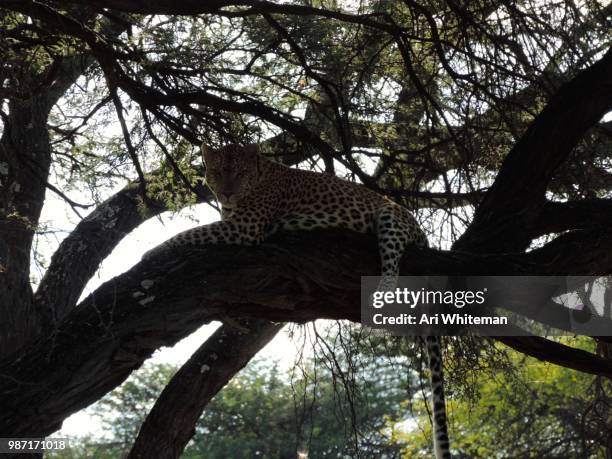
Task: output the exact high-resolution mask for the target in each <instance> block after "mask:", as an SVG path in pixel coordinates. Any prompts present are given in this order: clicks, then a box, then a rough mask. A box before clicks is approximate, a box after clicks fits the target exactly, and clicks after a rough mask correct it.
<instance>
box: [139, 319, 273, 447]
mask: <svg viewBox="0 0 612 459" xmlns="http://www.w3.org/2000/svg"><path fill="white" fill-rule="evenodd" d="M282 327H283V325H282V324H274V323H271V322H267V321H263V320H239V321H236V322H235V323H228V324H225V325H223V326H221V327H220V328H219V329H218V330H217V331H216V332H215V333H214V334H213V335H212V336H211V337H210V338H208V340H206V342H205V343H204V344H203V345H202V346H200V348H199V349H198V350H197V351H196V352H195V353H194V354H193V355H192V356H191V358H190V359H189V360H188V361H187V363H185V365H183V367H182V368H181V369H180V370H179V371H178V372H177V373H176V374H175V375H174V376H173V378H172V380H171V381H170V383H168V385H167V386H166V387H165V389H164V390H163V392H162V393H161V395H160V396H159V398H158V399H157V401H156V402H155V406H154V407H153V409H152V410H151V412H150V413H149V415H148V416H147V418H146V420H145V422H144V423H143V425H142V427H141V428H140V432H139V433H138V438H137V439H136V442H135V443H134V446H133V447H132V450H131V451H130V453H129V455H128V458H130V459H137V458H143V459H149V458H151V457H155V458H159V459H164V458H168V459H170V458H172V459H174V458H177V457H179V456H180V455H181V453H182V452H183V450H184V449H185V446H186V445H187V443H188V442H189V440H190V439H191V437H192V435H193V432H194V430H195V425H196V423H197V421H198V419H199V418H200V416H201V415H202V411H203V410H204V407H205V406H206V405H207V404H208V402H210V400H211V399H212V398H213V397H214V396H215V394H216V393H217V392H218V391H219V390H220V389H221V388H222V387H223V386H224V385H225V384H226V383H227V382H228V381H229V380H230V379H231V378H232V377H233V376H234V375H235V374H236V373H237V372H238V371H239V370H240V369H241V368H242V367H244V365H246V364H247V362H248V361H249V360H250V359H251V358H253V356H254V355H255V354H257V352H259V350H260V349H261V348H263V347H264V346H265V345H266V344H267V343H269V342H270V340H271V339H272V338H273V337H274V336H275V335H276V334H277V333H278V331H279V330H280V329H281V328H282Z"/></svg>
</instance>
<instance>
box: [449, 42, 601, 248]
mask: <svg viewBox="0 0 612 459" xmlns="http://www.w3.org/2000/svg"><path fill="white" fill-rule="evenodd" d="M611 108H612V48H610V49H609V50H608V52H607V53H606V54H605V56H604V57H602V58H601V60H599V61H598V62H596V63H595V64H593V65H592V66H590V67H589V68H587V69H586V70H584V71H582V72H580V73H579V74H578V75H577V76H576V77H575V78H574V79H572V80H571V81H569V82H568V83H566V84H564V85H563V86H562V87H561V88H560V89H559V91H558V93H557V94H556V95H555V96H553V97H552V98H551V100H550V102H549V103H548V104H547V105H546V107H545V108H544V110H542V112H541V113H540V114H539V115H538V116H537V117H536V119H535V120H534V121H533V123H532V124H531V125H530V127H529V129H528V130H527V132H525V134H524V135H523V136H522V137H521V139H520V140H519V141H518V142H517V144H516V145H515V146H514V148H513V149H512V151H511V152H510V154H508V156H507V157H506V159H505V160H504V162H503V164H502V167H501V169H500V171H499V173H498V175H497V177H496V179H495V182H494V183H493V185H492V186H491V188H489V191H488V192H487V194H486V196H485V198H484V200H483V201H482V203H481V204H480V206H479V207H478V208H477V210H476V213H475V215H474V220H473V222H472V224H471V225H470V227H469V228H468V229H467V231H466V232H465V233H464V234H463V236H462V237H461V238H460V239H459V240H458V241H457V242H456V244H455V247H456V248H458V249H460V248H466V247H469V246H475V245H477V246H478V247H482V249H483V250H484V251H491V252H495V251H498V252H503V251H508V250H510V251H516V250H523V249H525V248H526V247H527V246H528V245H529V243H530V242H531V235H530V232H531V231H530V230H531V228H532V227H533V224H534V221H535V220H536V219H537V218H538V216H539V214H540V211H541V209H542V206H543V205H544V203H545V201H544V198H545V197H544V194H545V191H546V187H547V185H548V183H549V181H550V179H551V177H552V174H553V172H554V171H555V169H556V168H557V167H558V166H559V165H560V164H561V163H562V162H563V161H564V160H565V159H566V158H567V157H568V155H569V154H570V153H571V151H572V149H573V148H574V146H575V145H576V143H577V142H578V140H579V139H580V138H581V137H582V136H583V135H584V133H585V132H586V131H587V129H588V128H590V127H591V126H593V125H594V124H596V123H597V122H598V121H599V120H600V119H601V118H602V117H603V116H604V115H605V114H606V113H607V112H608V111H610V109H611Z"/></svg>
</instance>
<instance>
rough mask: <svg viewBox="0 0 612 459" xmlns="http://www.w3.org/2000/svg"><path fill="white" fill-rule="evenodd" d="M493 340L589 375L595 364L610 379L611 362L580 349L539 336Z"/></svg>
mask: <svg viewBox="0 0 612 459" xmlns="http://www.w3.org/2000/svg"><path fill="white" fill-rule="evenodd" d="M495 339H496V340H497V341H500V342H502V343H504V344H505V345H506V346H509V347H511V348H512V349H514V350H516V351H518V352H521V353H523V354H527V355H529V356H531V357H535V358H536V359H540V360H542V361H545V362H550V363H554V364H556V365H560V366H562V367H567V368H572V369H574V370H577V371H583V372H585V373H591V371H590V369H591V368H592V367H593V364H595V365H596V366H598V367H600V368H601V369H602V373H599V374H600V375H601V376H606V377H607V378H610V379H612V362H610V361H609V360H605V359H602V358H601V357H598V356H596V355H595V354H591V353H590V352H586V351H583V350H582V349H575V348H573V347H570V346H566V345H564V344H561V343H556V342H554V341H550V340H548V339H545V338H541V337H539V336H498V337H496V338H495ZM606 362H607V364H606Z"/></svg>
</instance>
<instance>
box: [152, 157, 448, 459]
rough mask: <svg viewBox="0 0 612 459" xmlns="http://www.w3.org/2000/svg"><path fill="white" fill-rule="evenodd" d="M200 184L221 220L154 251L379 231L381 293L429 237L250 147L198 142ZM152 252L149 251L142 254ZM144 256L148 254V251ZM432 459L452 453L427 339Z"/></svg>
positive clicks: (434, 342)
mask: <svg viewBox="0 0 612 459" xmlns="http://www.w3.org/2000/svg"><path fill="white" fill-rule="evenodd" d="M202 153H203V157H204V161H205V163H206V182H207V184H208V186H209V187H210V189H211V190H212V191H213V193H214V194H215V196H216V197H217V199H218V201H219V202H220V203H221V206H222V211H221V219H222V220H221V221H219V222H215V223H212V224H210V225H205V226H200V227H198V228H193V229H190V230H187V231H184V232H182V233H180V234H178V235H177V236H175V237H174V238H172V239H170V240H169V241H167V242H165V243H164V244H163V245H162V246H160V247H159V248H158V249H155V250H154V252H157V251H158V250H165V249H169V248H173V247H177V246H183V245H201V244H241V245H250V244H257V243H260V242H261V241H263V240H264V239H265V238H266V237H267V236H268V235H270V234H272V233H274V232H275V231H278V230H281V229H282V230H311V229H315V228H330V227H335V228H345V229H348V230H352V231H357V232H360V233H366V232H374V233H376V234H377V236H378V245H379V252H380V259H381V265H382V266H381V282H380V284H379V286H378V289H379V290H391V289H393V288H394V287H395V285H396V282H397V276H398V272H399V262H400V259H401V256H402V254H403V252H404V249H405V248H406V247H407V246H408V245H410V244H414V245H417V246H427V238H426V237H425V234H424V233H423V231H422V230H421V228H420V227H419V225H418V223H417V221H416V220H415V218H414V217H413V216H412V214H411V213H410V212H409V211H408V210H407V209H405V208H404V207H402V206H400V205H398V204H397V203H395V202H393V201H391V200H390V199H388V198H387V197H385V196H382V195H380V194H378V193H375V192H374V191H372V190H369V189H368V188H365V187H364V186H362V185H359V184H356V183H351V182H347V181H345V180H341V179H339V178H337V177H334V176H332V175H326V174H319V173H315V172H310V171H303V170H298V169H291V168H288V167H285V166H283V165H281V164H277V163H274V162H272V161H270V160H268V159H266V158H264V157H263V156H261V155H260V154H259V151H258V148H257V146H255V145H250V146H247V147H240V146H236V145H229V146H226V147H223V148H221V149H218V150H212V149H209V148H207V147H206V146H203V147H202ZM148 255H150V254H148ZM148 255H147V256H148ZM426 348H427V352H428V356H429V363H430V373H431V384H432V387H431V389H432V401H433V408H434V409H433V413H434V421H433V425H434V447H435V448H434V449H435V452H436V458H437V459H443V458H444V459H446V458H450V452H449V442H448V434H447V428H446V409H445V404H444V393H443V385H442V365H441V350H440V342H439V339H438V338H436V337H427V338H426Z"/></svg>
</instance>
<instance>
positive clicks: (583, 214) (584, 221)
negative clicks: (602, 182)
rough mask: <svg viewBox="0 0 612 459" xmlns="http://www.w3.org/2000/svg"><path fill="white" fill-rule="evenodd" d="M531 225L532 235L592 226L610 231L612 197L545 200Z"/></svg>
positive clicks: (611, 224) (611, 226) (611, 229)
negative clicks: (564, 200)
mask: <svg viewBox="0 0 612 459" xmlns="http://www.w3.org/2000/svg"><path fill="white" fill-rule="evenodd" d="M533 226H534V232H533V235H532V236H533V237H535V236H540V235H542V234H547V233H560V232H563V231H567V230H572V229H588V228H594V227H600V228H609V229H610V231H612V199H588V200H584V201H569V202H550V201H549V202H546V203H545V204H544V206H543V207H542V212H541V213H540V215H539V217H538V218H537V220H536V221H535V223H534V225H533Z"/></svg>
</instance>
